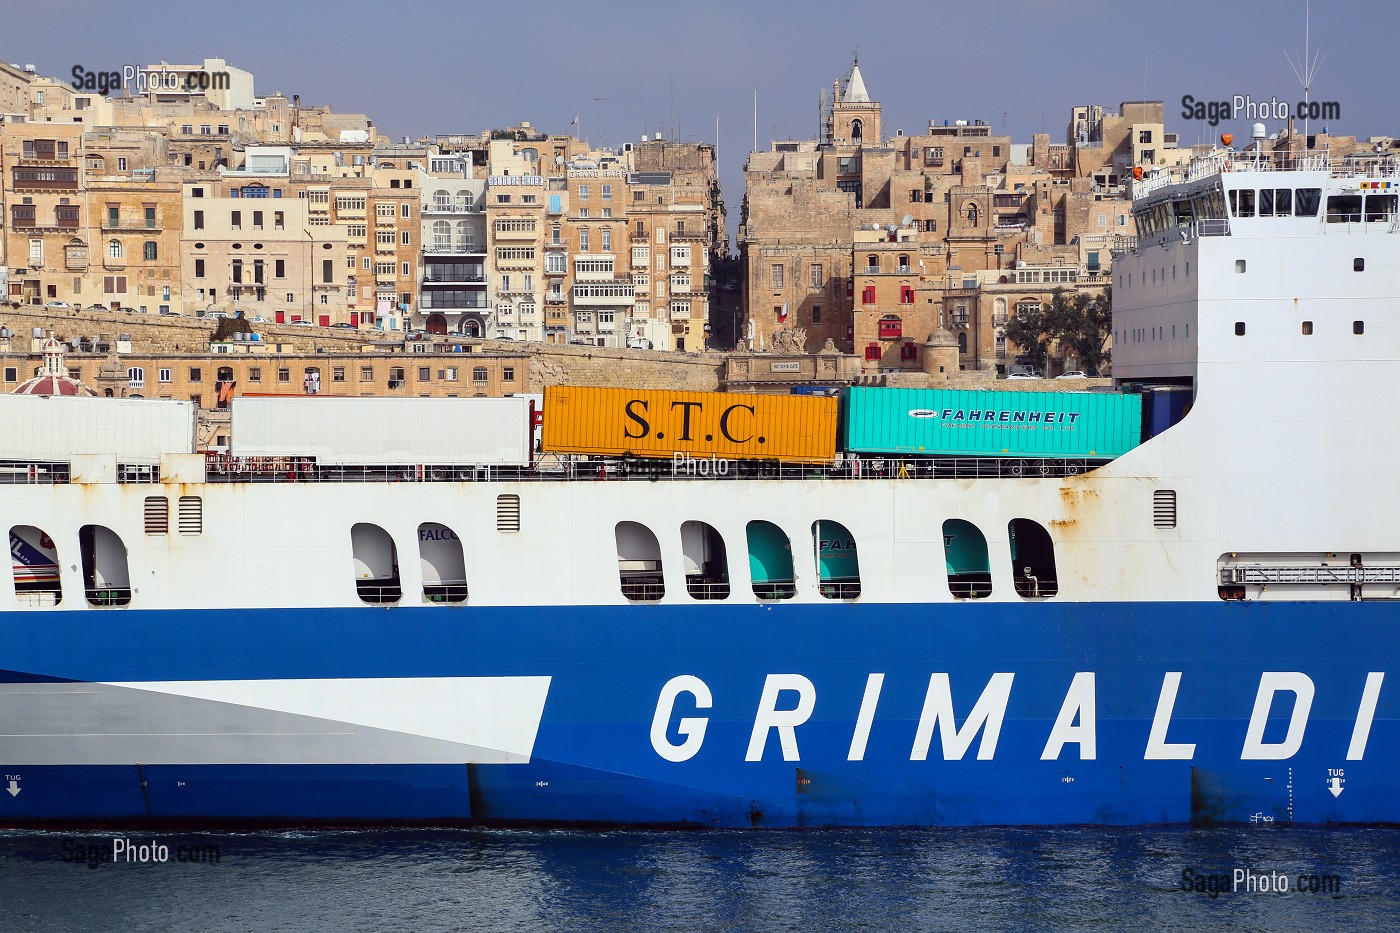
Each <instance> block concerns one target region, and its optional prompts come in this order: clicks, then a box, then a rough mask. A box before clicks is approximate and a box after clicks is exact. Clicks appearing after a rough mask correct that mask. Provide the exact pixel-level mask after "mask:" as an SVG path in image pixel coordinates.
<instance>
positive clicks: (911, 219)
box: [900, 214, 914, 227]
mask: <svg viewBox="0 0 1400 933" xmlns="http://www.w3.org/2000/svg"><path fill="white" fill-rule="evenodd" d="M913 222H914V215H913V214H905V215H904V219H903V220H902V221H900V223H901V224H903V225H904V226H906V227H907V226H909V225H910V224H912V223H913Z"/></svg>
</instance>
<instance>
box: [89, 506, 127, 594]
mask: <svg viewBox="0 0 1400 933" xmlns="http://www.w3.org/2000/svg"><path fill="white" fill-rule="evenodd" d="M78 549H79V551H80V552H81V554H82V564H83V592H84V595H86V596H87V601H88V603H89V604H90V605H93V606H125V605H127V604H128V603H130V602H131V575H130V573H129V572H128V570H127V566H126V545H125V544H123V543H122V539H121V537H120V536H119V535H118V534H117V533H116V532H115V531H113V530H112V529H110V528H107V527H105V526H103V525H84V526H83V527H82V528H80V529H78Z"/></svg>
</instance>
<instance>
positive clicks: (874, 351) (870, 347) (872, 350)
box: [865, 343, 880, 360]
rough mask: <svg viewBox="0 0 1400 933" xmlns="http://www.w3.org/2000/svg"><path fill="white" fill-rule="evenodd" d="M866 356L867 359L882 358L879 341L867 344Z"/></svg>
mask: <svg viewBox="0 0 1400 933" xmlns="http://www.w3.org/2000/svg"><path fill="white" fill-rule="evenodd" d="M865 358H866V359H867V360H879V359H880V345H879V344H878V343H870V344H866V346H865Z"/></svg>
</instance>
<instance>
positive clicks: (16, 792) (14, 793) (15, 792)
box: [5, 781, 22, 797]
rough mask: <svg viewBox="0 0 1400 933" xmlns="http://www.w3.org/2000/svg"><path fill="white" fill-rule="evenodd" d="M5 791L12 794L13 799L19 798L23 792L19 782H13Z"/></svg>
mask: <svg viewBox="0 0 1400 933" xmlns="http://www.w3.org/2000/svg"><path fill="white" fill-rule="evenodd" d="M5 790H7V791H9V792H10V796H11V797H18V796H19V792H20V791H21V790H22V788H21V787H20V786H19V782H18V781H11V782H10V786H9V787H7V788H5Z"/></svg>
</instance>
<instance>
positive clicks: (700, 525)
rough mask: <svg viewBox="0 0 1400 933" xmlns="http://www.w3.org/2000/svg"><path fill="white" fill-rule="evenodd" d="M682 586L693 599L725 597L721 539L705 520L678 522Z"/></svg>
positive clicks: (726, 582) (725, 571)
mask: <svg viewBox="0 0 1400 933" xmlns="http://www.w3.org/2000/svg"><path fill="white" fill-rule="evenodd" d="M681 561H682V563H683V564H684V565H685V589H686V592H688V593H689V594H690V595H691V597H692V598H694V599H728V598H729V560H728V557H727V556H726V554H725V550H724V538H723V537H721V536H720V533H719V532H718V531H716V530H715V529H714V527H713V526H712V525H709V524H706V523H705V522H685V523H683V524H682V525H681Z"/></svg>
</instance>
